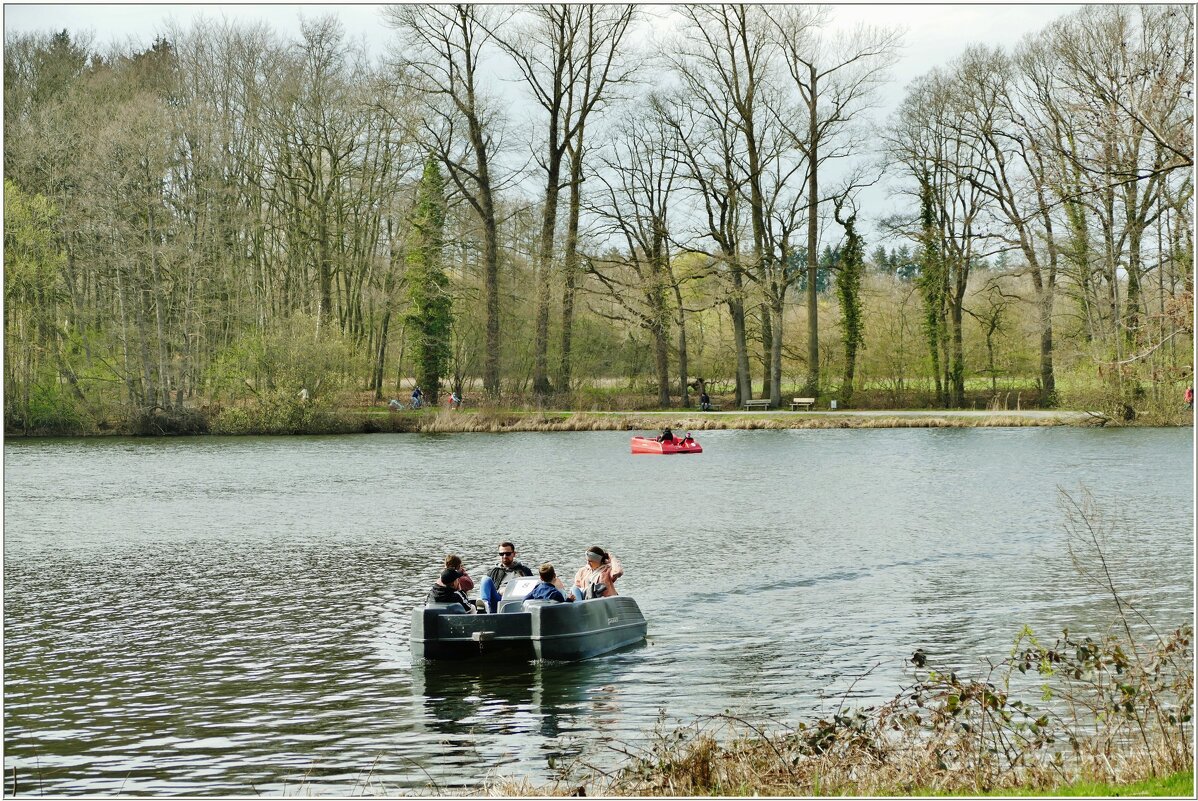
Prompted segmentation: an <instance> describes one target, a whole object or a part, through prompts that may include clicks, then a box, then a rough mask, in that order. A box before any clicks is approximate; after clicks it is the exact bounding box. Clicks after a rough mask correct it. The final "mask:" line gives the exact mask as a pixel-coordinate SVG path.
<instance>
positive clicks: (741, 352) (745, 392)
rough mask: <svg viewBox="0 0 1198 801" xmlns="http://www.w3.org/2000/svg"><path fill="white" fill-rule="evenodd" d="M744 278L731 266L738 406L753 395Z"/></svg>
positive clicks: (733, 338)
mask: <svg viewBox="0 0 1198 801" xmlns="http://www.w3.org/2000/svg"><path fill="white" fill-rule="evenodd" d="M743 293H744V278H743V276H742V275H741V271H740V267H739V265H733V267H732V297H730V298H729V299H728V313H729V316H731V318H732V340H733V345H734V347H735V348H736V405H737V406H740V405H741V404H742V403H744V402H745V401H746V400H748V399H749V398H751V397H753V384H752V379H751V378H750V376H749V349H748V343H747V341H746V335H745V301H744V294H743Z"/></svg>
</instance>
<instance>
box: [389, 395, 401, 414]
mask: <svg viewBox="0 0 1198 801" xmlns="http://www.w3.org/2000/svg"><path fill="white" fill-rule="evenodd" d="M387 408H388V409H390V410H391V411H393V412H398V411H399V410H400V409H402V408H403V404H402V403H400V402H399V398H392V399H391V402H390V403H388V404H387Z"/></svg>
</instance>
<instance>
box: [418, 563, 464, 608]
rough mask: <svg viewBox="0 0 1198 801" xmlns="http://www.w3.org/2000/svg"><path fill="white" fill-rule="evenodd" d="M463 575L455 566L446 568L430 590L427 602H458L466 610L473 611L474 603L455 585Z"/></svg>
mask: <svg viewBox="0 0 1198 801" xmlns="http://www.w3.org/2000/svg"><path fill="white" fill-rule="evenodd" d="M461 577H462V574H461V573H459V572H458V571H456V570H454V569H453V568H451V567H447V568H445V569H444V570H443V571H441V578H439V579H437V581H436V583H434V584H433V588H432V589H431V590H429V593H428V600H427V601H426V603H434V602H435V603H451V604H452V603H456V604H461V605H462V609H463V610H464V611H466V612H473V611H474V604H472V603H470V601H469V600H468V599H467V598H466V593H464V592H462V591H461V590H459V589H456V588H455V587H454V585H455V584H456V583H457V581H458V579H460V578H461ZM471 586H473V585H471Z"/></svg>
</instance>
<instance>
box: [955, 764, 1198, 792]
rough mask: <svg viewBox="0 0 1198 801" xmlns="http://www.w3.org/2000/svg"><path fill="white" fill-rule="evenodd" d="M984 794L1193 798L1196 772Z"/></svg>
mask: <svg viewBox="0 0 1198 801" xmlns="http://www.w3.org/2000/svg"><path fill="white" fill-rule="evenodd" d="M978 795H980V796H998V797H1003V798H1007V797H1011V796H1014V797H1040V796H1046V795H1047V796H1061V797H1068V798H1109V797H1113V796H1120V797H1123V798H1126V797H1128V796H1138V797H1153V798H1193V797H1194V771H1192V770H1185V771H1181V772H1179V773H1174V774H1172V775H1170V776H1161V777H1154V778H1151V779H1145V780H1144V781H1139V782H1132V783H1130V784H1110V783H1107V782H1076V783H1074V784H1066V785H1062V786H1060V787H1012V788H1006V789H1004V790H996V791H992V792H989V793H979V794H978Z"/></svg>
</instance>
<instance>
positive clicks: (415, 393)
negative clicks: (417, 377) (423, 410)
mask: <svg viewBox="0 0 1198 801" xmlns="http://www.w3.org/2000/svg"><path fill="white" fill-rule="evenodd" d="M423 404H424V393H423V392H421V391H420V385H419V384H417V385H416V388H415V389H414V390H412V408H413V409H419V408H420V407H421V406H422V405H423Z"/></svg>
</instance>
